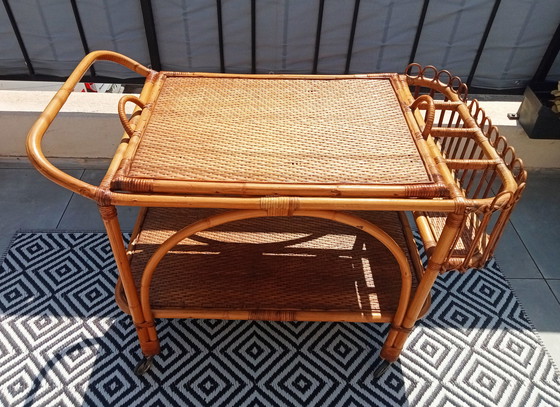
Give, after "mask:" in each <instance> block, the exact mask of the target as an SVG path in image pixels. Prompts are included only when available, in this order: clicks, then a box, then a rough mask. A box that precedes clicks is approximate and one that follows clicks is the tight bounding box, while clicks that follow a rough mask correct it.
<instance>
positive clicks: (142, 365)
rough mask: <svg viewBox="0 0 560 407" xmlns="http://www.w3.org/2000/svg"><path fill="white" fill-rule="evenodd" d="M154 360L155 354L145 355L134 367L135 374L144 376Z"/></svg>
mask: <svg viewBox="0 0 560 407" xmlns="http://www.w3.org/2000/svg"><path fill="white" fill-rule="evenodd" d="M153 362H154V357H153V356H144V358H143V359H142V360H141V361H140V362H139V363H138V364H137V365H136V367H135V368H134V374H135V375H137V376H142V375H143V374H144V373H146V372H147V371H148V370H150V367H152V363H153Z"/></svg>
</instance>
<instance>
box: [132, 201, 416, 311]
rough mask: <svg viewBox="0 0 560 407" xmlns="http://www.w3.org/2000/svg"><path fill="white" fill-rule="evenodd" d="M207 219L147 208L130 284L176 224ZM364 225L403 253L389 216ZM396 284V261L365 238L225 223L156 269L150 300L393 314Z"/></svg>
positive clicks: (294, 225)
mask: <svg viewBox="0 0 560 407" xmlns="http://www.w3.org/2000/svg"><path fill="white" fill-rule="evenodd" d="M213 213H217V212H216V211H215V210H213V211H209V210H200V209H195V210H193V209H172V210H169V209H161V208H158V209H150V210H149V213H148V216H147V219H146V221H145V223H144V229H143V231H142V233H141V235H140V237H139V243H138V244H137V246H136V248H135V252H134V256H133V259H132V270H133V274H134V276H135V279H136V281H137V282H138V281H139V279H140V276H141V273H142V271H143V266H144V264H145V263H146V261H147V260H148V259H149V257H150V256H151V255H152V253H153V252H154V250H155V248H156V246H157V244H158V243H160V242H162V241H163V240H164V239H166V238H168V237H169V236H170V235H171V234H172V233H173V232H174V231H175V230H176V229H177V228H176V225H178V224H181V225H187V224H190V223H192V222H194V221H195V220H197V219H200V218H201V217H205V216H208V215H210V214H213ZM365 218H366V219H367V220H370V221H371V222H373V223H375V224H377V225H378V226H380V227H382V228H383V229H384V230H385V231H387V232H388V233H389V234H390V235H391V236H393V238H394V239H395V240H396V241H397V243H398V244H399V245H400V246H401V247H406V243H405V237H404V236H403V231H402V227H401V224H400V223H399V219H398V215H397V214H396V213H373V214H368V215H367V216H366V217H365ZM400 283H401V279H400V273H399V271H398V266H397V264H396V261H395V260H394V258H393V257H392V256H391V254H390V253H389V252H388V250H387V249H386V248H385V247H384V246H382V245H381V244H380V243H379V242H378V241H377V240H375V239H374V238H372V237H371V236H370V235H367V234H366V233H364V232H362V231H360V230H358V229H356V228H353V227H349V226H346V225H342V224H338V223H335V222H332V221H327V220H323V219H318V218H308V217H291V218H289V217H286V218H279V217H274V218H256V219H250V220H243V221H236V222H232V223H228V224H225V225H222V226H218V227H214V228H212V229H209V230H207V231H203V232H200V233H198V234H196V235H194V236H193V237H192V238H189V239H186V240H184V241H183V242H181V243H180V244H179V245H178V246H177V247H176V248H175V249H174V250H172V251H171V252H170V253H168V254H167V256H166V257H165V258H164V259H163V260H162V262H161V263H160V265H159V266H158V268H157V269H156V272H155V274H154V279H153V283H152V284H153V285H152V289H151V291H150V293H151V304H152V308H154V309H158V308H159V309H161V308H176V309H177V308H180V309H200V308H204V309H212V308H214V309H216V308H217V309H224V308H227V309H232V310H263V309H267V310H275V309H281V310H319V311H326V310H329V311H355V312H376V311H379V310H380V309H383V310H384V311H386V312H394V310H395V309H396V306H397V301H398V298H399V293H400ZM414 284H415V283H414Z"/></svg>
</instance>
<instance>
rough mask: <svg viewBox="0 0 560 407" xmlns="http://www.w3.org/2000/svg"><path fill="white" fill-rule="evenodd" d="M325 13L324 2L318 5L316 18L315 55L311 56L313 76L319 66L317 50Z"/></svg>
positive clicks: (323, 0)
mask: <svg viewBox="0 0 560 407" xmlns="http://www.w3.org/2000/svg"><path fill="white" fill-rule="evenodd" d="M324 11H325V0H321V1H320V3H319V16H318V18H317V34H316V35H315V53H314V55H313V74H316V73H317V67H318V66H319V48H320V47H321V31H322V30H323V13H324Z"/></svg>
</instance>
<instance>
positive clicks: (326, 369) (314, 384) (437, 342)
mask: <svg viewBox="0 0 560 407" xmlns="http://www.w3.org/2000/svg"><path fill="white" fill-rule="evenodd" d="M116 276H117V271H116V267H115V264H114V262H113V258H112V253H111V249H110V247H109V242H108V240H107V238H106V236H105V234H103V233H60V232H57V233H48V232H43V233H18V234H17V235H16V236H15V238H14V240H13V242H12V245H11V247H10V249H9V250H8V252H7V253H6V256H5V258H4V261H3V263H2V266H1V270H0V287H1V289H0V307H1V308H0V405H1V406H77V405H80V406H136V405H141V406H176V405H177V406H179V405H188V406H210V405H211V406H331V405H332V406H370V405H376V406H425V405H430V406H508V407H509V406H558V405H560V377H559V374H558V372H557V371H556V370H555V367H554V365H553V363H552V361H551V359H550V357H549V355H548V353H547V351H546V350H545V349H544V347H543V346H542V344H541V342H540V340H539V338H538V336H537V335H536V334H535V332H534V329H533V328H532V326H531V324H530V322H529V321H528V320H527V318H526V316H525V314H524V313H523V311H522V309H521V307H520V305H519V303H518V302H517V300H516V298H515V296H514V295H513V293H512V291H511V289H510V287H509V285H508V283H507V281H506V280H505V278H504V276H503V275H502V273H501V272H500V270H499V269H498V266H497V265H496V263H495V262H494V261H493V260H492V261H490V262H489V264H488V265H487V266H486V268H484V269H483V270H478V271H471V272H469V273H467V274H465V275H461V274H458V273H448V274H446V275H444V276H441V277H440V278H439V279H438V281H437V283H436V286H435V287H434V289H433V292H432V294H433V298H432V307H431V310H430V312H429V313H428V315H427V317H426V318H425V319H423V320H422V321H421V322H420V323H419V324H418V327H417V328H416V329H415V330H414V331H413V333H412V334H411V336H410V338H409V341H408V342H407V346H406V348H405V351H404V352H403V354H402V356H401V358H400V360H399V361H398V362H397V363H395V364H393V366H392V367H391V368H390V370H389V371H388V372H387V373H386V374H385V375H384V376H383V377H382V378H381V379H380V380H379V381H377V382H376V381H375V380H374V379H373V378H372V372H373V370H374V368H375V366H376V364H377V363H378V355H379V350H380V348H381V344H382V342H383V340H384V338H385V335H386V334H387V331H388V326H387V324H351V323H316V322H297V323H281V322H256V321H218V320H160V321H158V330H159V333H160V337H161V340H162V353H161V355H159V356H158V357H157V358H156V360H155V362H154V366H153V367H152V369H151V370H150V371H149V372H148V373H146V374H145V375H144V376H142V377H137V376H135V375H134V374H133V373H132V369H133V367H134V365H135V364H136V363H137V361H138V360H139V359H140V351H139V346H138V342H137V337H136V334H135V330H134V327H133V326H132V324H131V321H130V318H129V317H128V316H127V315H125V314H124V313H122V312H121V311H120V310H119V309H118V308H117V306H116V304H115V301H114V295H113V290H114V283H115V281H116Z"/></svg>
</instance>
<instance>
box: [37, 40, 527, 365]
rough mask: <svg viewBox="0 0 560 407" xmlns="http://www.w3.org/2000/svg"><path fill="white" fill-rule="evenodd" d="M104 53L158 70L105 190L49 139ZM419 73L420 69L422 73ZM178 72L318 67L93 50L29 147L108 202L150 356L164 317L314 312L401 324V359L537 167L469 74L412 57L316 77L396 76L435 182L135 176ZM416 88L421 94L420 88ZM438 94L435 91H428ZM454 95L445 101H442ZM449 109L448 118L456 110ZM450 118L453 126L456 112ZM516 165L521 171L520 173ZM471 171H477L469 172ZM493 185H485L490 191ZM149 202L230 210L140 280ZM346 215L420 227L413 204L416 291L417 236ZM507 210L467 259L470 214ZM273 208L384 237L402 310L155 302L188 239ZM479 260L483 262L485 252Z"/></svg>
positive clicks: (57, 173)
mask: <svg viewBox="0 0 560 407" xmlns="http://www.w3.org/2000/svg"><path fill="white" fill-rule="evenodd" d="M98 60H108V61H113V62H116V63H119V64H121V65H123V66H125V67H127V68H129V69H131V70H133V71H135V72H137V73H139V74H141V75H143V76H145V77H146V82H145V85H144V88H143V90H142V92H141V95H140V97H139V98H136V97H132V96H125V97H124V98H123V99H122V100H121V102H120V103H119V106H118V113H119V117H120V119H121V121H122V123H123V127H124V130H125V131H124V133H123V136H122V139H121V143H120V144H119V146H118V148H117V150H116V152H115V155H114V157H113V160H112V162H111V164H110V166H109V168H108V170H107V173H106V176H105V178H104V179H103V181H102V182H101V184H100V185H99V186H94V185H90V184H88V183H85V182H83V181H81V180H78V179H76V178H73V177H71V176H70V175H68V174H66V173H64V172H63V171H61V170H60V169H58V168H56V167H55V166H54V165H52V164H51V163H50V162H49V161H48V159H47V158H46V157H45V156H44V155H43V153H42V148H41V141H42V139H43V136H44V135H45V133H46V131H47V130H48V128H49V126H50V124H51V123H52V121H53V120H54V118H55V116H56V115H57V114H58V112H59V111H60V108H61V107H62V105H63V104H64V103H65V102H66V100H67V98H68V96H69V94H70V92H71V91H72V90H73V88H74V86H75V85H76V84H77V82H78V81H79V80H80V78H81V77H82V76H83V75H84V74H85V72H86V71H87V70H88V69H89V67H90V66H91V65H92V64H93V63H94V62H95V61H98ZM415 71H417V73H414V72H415ZM170 76H184V77H197V76H203V77H211V78H251V79H258V80H278V79H282V78H285V79H292V80H293V79H297V80H308V79H310V78H311V77H310V76H308V75H238V74H208V73H179V72H155V71H152V70H150V69H148V68H146V67H144V66H142V65H140V64H138V63H137V62H135V61H133V60H131V59H129V58H127V57H124V56H122V55H120V54H117V53H114V52H109V51H96V52H93V53H91V54H88V55H87V56H86V57H85V58H84V60H83V61H82V62H81V63H80V64H79V65H78V67H77V68H76V69H75V71H74V72H73V73H72V75H71V76H70V77H69V78H68V80H67V81H66V82H65V84H64V85H63V87H62V88H61V89H60V91H59V92H57V94H56V95H55V97H54V98H53V100H52V101H51V103H49V105H48V106H47V107H46V109H45V111H44V112H43V114H42V115H41V116H40V117H39V119H38V120H37V122H36V123H35V124H34V126H33V127H32V128H31V130H30V132H29V135H28V139H27V151H28V155H29V157H30V160H31V162H32V163H33V164H34V165H35V167H36V168H37V169H38V170H39V171H40V172H41V173H43V174H44V175H45V176H46V177H47V178H49V179H51V180H53V181H54V182H56V183H58V184H59V185H61V186H63V187H65V188H67V189H70V190H72V191H74V192H76V193H78V194H80V195H83V196H85V197H87V198H89V199H92V200H94V201H96V202H97V204H98V206H99V210H100V214H101V217H102V219H103V222H104V225H105V227H106V229H107V233H108V236H109V240H110V243H111V247H112V249H113V253H114V256H115V260H116V263H117V267H118V269H119V282H118V284H117V302H118V303H119V305H120V306H121V308H123V309H125V310H126V312H129V313H130V314H131V316H132V320H133V322H134V324H135V326H136V329H137V333H138V338H139V342H140V345H141V348H142V352H143V353H144V355H146V356H152V355H155V354H157V353H158V352H159V341H158V339H157V332H156V329H155V323H154V317H165V318H167V317H188V318H209V317H211V318H227V319H229V318H234V319H250V318H265V319H280V320H285V319H290V318H292V319H305V320H318V319H320V320H325V318H327V320H333V321H334V320H351V321H383V322H391V329H390V332H389V334H388V337H387V339H386V341H385V344H384V346H383V349H382V351H381V357H382V358H383V359H385V360H387V361H395V360H396V359H397V358H398V356H399V355H400V352H401V350H402V349H403V346H404V344H405V341H406V338H407V336H408V334H409V333H410V330H411V329H412V328H413V326H414V324H415V322H416V321H417V320H418V318H419V317H420V316H421V315H423V313H424V312H426V310H427V307H428V305H429V294H430V289H431V287H432V285H433V283H434V281H435V279H436V277H437V276H438V275H439V274H440V273H441V272H444V271H447V270H450V269H453V268H459V269H461V270H462V269H464V268H465V267H467V266H468V265H470V264H472V262H473V261H476V262H477V263H476V264H478V262H480V261H482V260H483V259H487V258H488V257H489V255H491V253H492V250H493V248H494V247H495V245H496V243H497V241H498V239H499V237H500V236H501V233H503V227H504V224H505V222H506V221H507V219H508V217H509V215H510V213H511V210H512V209H513V207H514V205H515V203H516V202H517V201H518V200H519V198H520V196H521V193H522V191H523V188H524V185H525V180H526V172H525V170H524V169H523V164H522V162H521V160H520V159H518V158H517V157H516V156H515V153H514V151H513V149H512V148H510V147H509V146H508V145H507V142H506V141H505V139H504V138H503V137H500V136H499V135H497V131H496V130H495V128H494V127H493V126H491V123H490V121H489V119H488V118H487V117H486V115H485V114H484V112H483V111H482V110H481V109H480V108H479V106H478V104H477V103H476V102H472V103H471V104H470V105H467V104H466V101H467V93H468V92H467V89H466V86H465V85H463V83H462V82H461V81H460V79H458V78H456V77H453V76H451V75H450V74H449V73H448V72H447V71H437V70H436V69H435V68H433V67H426V68H422V67H420V66H419V65H417V64H412V65H410V66H409V67H408V68H407V70H406V74H405V75H397V74H367V75H342V76H341V75H315V76H313V79H315V80H317V79H318V80H331V81H332V80H372V79H383V80H389V81H390V83H391V84H392V86H393V89H394V92H395V95H396V96H397V99H398V100H399V102H400V105H401V106H400V107H401V110H402V114H403V117H404V119H405V121H406V123H407V125H408V128H409V130H410V134H411V136H412V138H413V139H414V142H415V144H416V147H417V149H418V153H419V156H420V157H422V159H423V163H424V165H425V169H426V172H427V174H428V175H429V177H430V180H431V181H432V182H431V183H426V184H401V183H396V184H390V185H369V184H367V185H349V184H336V185H321V184H286V183H282V184H274V183H262V182H261V183H257V182H255V183H251V182H245V183H238V184H236V183H231V182H229V183H225V182H224V183H220V182H190V181H189V182H185V181H172V180H162V179H131V178H130V177H127V174H128V169H129V166H130V164H131V161H132V160H133V159H134V158H135V153H136V151H137V148H138V146H139V143H140V142H141V139H142V135H143V132H144V130H145V128H146V126H147V125H148V123H149V121H150V118H151V116H152V114H153V111H154V106H156V104H157V98H158V95H159V93H160V91H161V89H162V88H163V87H164V86H165V81H166V78H168V77H170ZM411 89H412V90H413V93H411V91H410V90H411ZM422 90H427V92H428V95H420V93H421V91H422ZM438 93H439V94H442V95H443V96H444V100H434V99H433V98H434V96H436V95H437V94H438ZM127 102H132V103H134V104H136V108H135V110H134V113H133V114H132V116H131V118H130V119H129V118H128V117H127V116H126V114H125V113H124V106H125V104H126V103H127ZM446 115H447V116H446ZM448 116H449V119H448V121H447V123H444V122H445V120H444V118H445V117H448ZM454 140H465V142H470V141H471V140H472V141H473V142H474V144H475V145H476V146H477V148H478V151H479V153H477V154H475V153H469V151H467V150H466V149H465V148H464V147H461V142H457V141H454ZM468 171H471V172H472V171H482V172H483V173H484V174H485V176H486V175H487V174H489V176H490V177H491V179H492V181H494V180H500V182H501V189H500V191H499V192H498V193H497V194H496V195H494V196H493V195H491V193H490V192H491V191H489V190H490V188H489V187H483V186H478V185H477V186H476V187H474V189H475V190H476V191H475V192H474V194H471V195H469V191H471V190H472V189H473V185H474V184H473V181H472V178H473V177H472V176H469V173H468ZM512 172H517V175H516V176H515V175H513V174H512ZM469 177H470V178H469ZM483 190H484V191H483ZM120 205H125V206H140V207H142V208H143V209H142V210H141V213H140V215H139V219H138V222H137V224H136V226H135V230H134V232H133V238H132V241H131V243H130V245H129V249H128V251H127V250H126V249H125V247H124V244H123V240H122V236H121V230H120V226H119V222H118V217H117V212H116V208H115V207H116V206H120ZM148 207H169V208H174V207H175V208H191V207H192V208H220V209H229V210H231V212H227V213H225V214H222V215H217V216H214V217H211V218H208V219H205V220H202V221H200V222H197V223H195V224H192V225H181V226H182V227H181V228H179V229H180V230H179V232H177V233H175V234H174V235H173V236H172V237H171V238H169V239H168V240H166V241H164V242H162V244H161V246H160V247H159V249H158V250H157V251H156V253H155V254H154V256H153V257H152V259H151V260H150V261H149V262H148V264H147V265H146V267H145V270H144V275H143V278H142V282H141V284H140V286H138V287H137V286H136V284H135V282H134V278H133V276H132V274H131V266H130V261H131V253H132V252H133V249H134V246H135V242H136V239H137V237H138V236H139V234H140V232H141V230H142V224H143V221H144V216H145V214H146V211H147V209H146V208H148ZM342 211H399V212H401V215H400V220H399V223H400V224H401V225H402V227H403V229H404V230H407V231H408V232H407V234H408V235H409V234H410V230H409V226H408V223H407V221H406V217H405V216H404V215H403V214H402V212H404V211H414V212H415V219H416V223H417V225H418V227H419V230H420V232H421V235H422V238H423V240H424V243H425V245H426V247H427V250H428V253H429V256H430V258H429V263H428V266H427V267H426V268H425V270H423V272H422V273H421V275H420V282H419V285H418V287H416V289H415V290H412V288H411V270H410V268H409V266H408V264H407V260H406V256H405V254H404V251H406V252H409V253H410V256H411V258H412V259H413V264H418V263H419V257H418V253H417V252H416V250H415V247H414V245H413V243H411V242H410V241H408V242H407V246H408V247H399V246H398V245H397V244H396V243H395V241H394V240H393V239H392V238H391V237H389V236H388V235H387V234H386V233H385V232H384V231H383V230H382V229H380V228H379V227H377V226H375V225H373V224H371V223H369V222H366V221H364V220H363V219H360V218H359V217H357V216H355V215H348V214H345V213H342ZM435 212H437V213H442V214H443V215H442V216H443V217H444V218H445V219H446V221H445V224H444V225H443V227H441V228H439V229H437V230H436V229H435V228H434V225H433V222H432V219H431V216H430V214H431V213H435ZM494 212H499V213H500V215H499V219H498V222H497V226H496V227H495V228H494V232H492V234H491V236H490V237H489V238H488V241H487V244H486V246H485V249H484V251H483V253H481V254H480V253H476V250H475V246H472V247H470V248H468V253H467V256H466V259H463V258H461V259H459V260H460V261H459V260H457V257H456V256H455V252H454V250H455V248H456V246H457V244H458V242H459V239H460V236H461V232H462V231H463V230H464V228H465V225H466V222H467V220H468V219H471V218H472V216H474V215H473V214H475V215H476V214H480V213H494ZM263 216H311V217H319V218H325V219H331V220H334V221H336V222H340V223H344V224H347V225H351V226H354V227H356V228H359V229H361V230H364V231H365V232H366V233H368V234H369V235H371V236H373V237H374V238H376V239H378V240H379V241H380V242H382V243H383V245H385V246H386V247H387V248H388V249H389V250H390V251H391V253H392V254H393V256H394V258H395V259H396V261H397V263H398V265H399V270H398V271H397V272H398V274H400V277H401V279H402V281H403V283H402V286H401V292H400V296H399V305H398V308H397V311H396V312H395V313H394V314H384V313H383V312H381V313H379V314H377V315H361V316H356V315H349V314H344V313H342V312H339V313H333V314H331V315H329V316H328V317H327V316H325V315H324V313H323V314H322V315H319V314H318V313H316V312H314V311H313V310H300V311H296V312H294V311H289V312H288V311H287V312H285V313H282V312H280V313H278V312H277V313H274V314H270V313H268V314H267V313H266V312H263V313H258V314H254V313H251V312H247V311H239V310H228V309H222V310H214V311H209V310H200V309H191V310H182V311H177V310H167V311H166V310H157V312H154V310H153V309H152V307H151V304H150V284H151V280H152V278H153V277H154V275H155V274H154V273H155V271H156V267H157V265H158V263H159V261H160V260H161V259H162V258H163V257H164V256H165V254H166V253H168V251H169V250H170V249H172V248H173V247H174V246H175V245H176V244H177V243H179V242H180V241H182V240H183V239H185V238H187V237H188V236H190V235H192V234H194V233H197V232H199V231H202V230H205V229H207V228H209V227H212V226H214V225H220V224H223V223H227V222H231V221H234V220H237V219H248V218H255V217H263ZM488 223H489V218H488V217H486V215H484V216H483V217H482V221H481V222H479V226H480V228H479V231H480V230H482V231H484V229H485V228H486V226H487V225H488ZM475 240H477V241H482V240H483V233H482V232H477V235H476V236H475ZM473 259H476V260H473Z"/></svg>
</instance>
